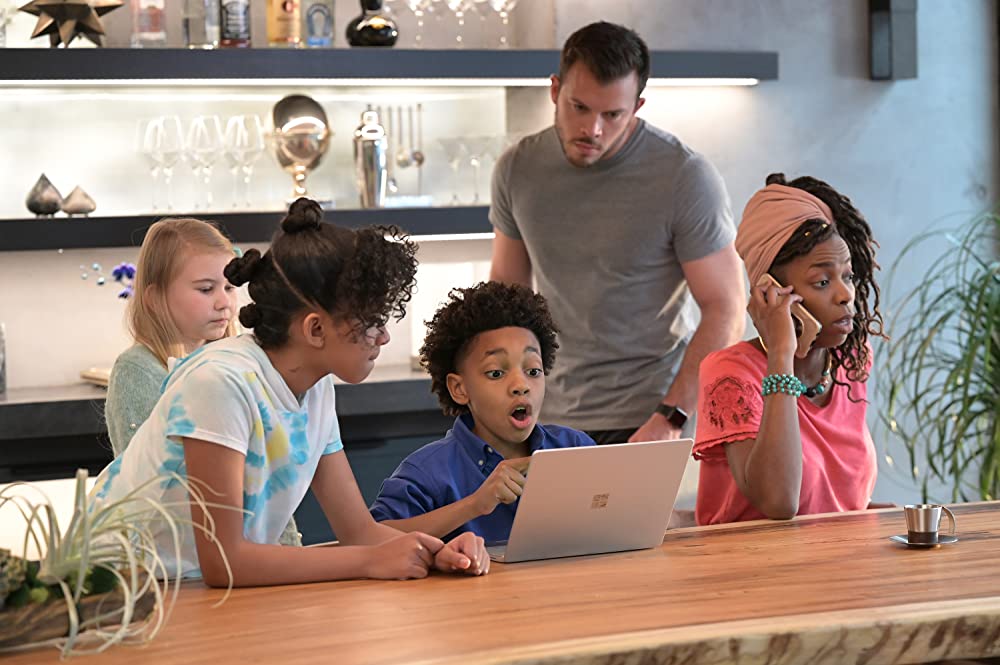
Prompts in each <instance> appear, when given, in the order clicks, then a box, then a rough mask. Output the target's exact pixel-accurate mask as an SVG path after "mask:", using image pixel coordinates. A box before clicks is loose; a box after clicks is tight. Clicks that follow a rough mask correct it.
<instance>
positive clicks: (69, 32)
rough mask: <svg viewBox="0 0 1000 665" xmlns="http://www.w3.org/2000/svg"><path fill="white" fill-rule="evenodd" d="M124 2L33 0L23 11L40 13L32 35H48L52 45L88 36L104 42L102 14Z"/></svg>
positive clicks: (94, 40)
mask: <svg viewBox="0 0 1000 665" xmlns="http://www.w3.org/2000/svg"><path fill="white" fill-rule="evenodd" d="M122 4H123V3H122V0H31V2H29V3H28V4H26V5H24V6H23V7H21V11H22V12H27V13H29V14H31V15H33V16H37V17H38V23H36V24H35V30H34V32H32V33H31V37H32V39H34V38H35V37H41V36H42V35H48V36H49V45H50V46H52V47H57V46H59V44H60V43H61V44H63V45H64V46H69V45H70V42H72V41H73V40H74V39H76V38H77V37H85V38H86V39H88V40H90V41H91V42H93V43H94V44H96V45H98V46H101V45H102V44H101V41H102V37H103V36H104V26H103V25H101V19H100V17H101V16H103V15H104V14H107V13H108V12H110V11H111V10H113V9H117V8H118V7H121V6H122Z"/></svg>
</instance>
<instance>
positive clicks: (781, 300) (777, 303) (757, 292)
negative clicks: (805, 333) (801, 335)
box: [747, 284, 802, 359]
mask: <svg viewBox="0 0 1000 665" xmlns="http://www.w3.org/2000/svg"><path fill="white" fill-rule="evenodd" d="M797 302H802V296H800V295H798V294H797V293H794V292H793V290H792V287H791V286H776V285H773V284H772V285H766V284H765V285H760V286H755V287H754V288H753V290H752V292H751V293H750V304H749V305H747V311H748V312H749V313H750V318H751V319H752V320H753V325H754V327H755V328H757V333H758V334H759V335H760V338H761V340H762V341H763V343H764V346H765V347H766V348H767V352H768V355H771V354H780V355H782V356H785V355H787V357H788V358H789V359H790V358H792V357H793V356H794V354H795V349H796V346H797V345H798V339H797V337H796V332H795V319H794V318H793V317H792V304H794V303H797Z"/></svg>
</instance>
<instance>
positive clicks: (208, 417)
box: [93, 335, 343, 577]
mask: <svg viewBox="0 0 1000 665" xmlns="http://www.w3.org/2000/svg"><path fill="white" fill-rule="evenodd" d="M334 406H335V404H334V388H333V377H332V376H326V377H325V378H323V379H321V380H320V381H319V382H317V383H316V384H315V385H314V386H313V387H312V388H310V389H309V390H308V391H306V393H305V395H303V396H302V397H301V399H297V398H296V396H295V395H294V394H292V391H291V390H290V389H289V388H288V386H287V385H286V384H285V381H284V379H282V378H281V375H280V374H279V373H278V371H277V370H275V368H274V366H273V365H272V364H271V361H270V360H269V359H268V357H267V354H265V353H264V351H263V350H262V349H261V348H260V346H259V345H258V344H257V342H256V341H255V340H254V338H253V336H252V335H240V336H238V337H231V338H228V339H224V340H220V341H218V342H213V343H211V344H208V345H206V346H204V347H202V348H201V349H199V350H198V351H196V352H195V353H193V354H191V355H190V356H188V357H187V358H185V359H184V360H182V361H181V362H180V363H179V364H178V365H177V366H176V367H175V368H174V369H173V371H172V372H171V373H170V374H169V375H168V376H167V379H166V381H165V382H164V386H163V394H162V396H161V397H160V400H159V402H157V404H156V406H155V407H154V408H153V412H152V413H151V414H150V417H149V419H148V420H147V421H146V422H145V423H143V424H142V426H141V427H140V428H139V430H138V431H137V432H136V433H135V436H134V438H133V439H132V442H131V443H130V444H129V447H128V448H127V449H126V450H125V452H124V453H122V455H120V456H119V457H117V458H116V459H115V460H114V461H113V462H112V463H111V464H110V465H109V466H108V467H107V468H105V469H104V470H103V471H102V472H101V474H100V476H99V477H98V479H97V482H96V484H95V486H94V490H93V494H94V498H95V499H97V500H114V499H118V498H121V497H122V496H124V495H126V494H127V493H129V492H131V491H133V490H135V489H136V488H137V487H140V486H141V485H143V484H144V483H146V482H147V481H149V480H150V479H151V478H153V477H155V476H157V475H160V474H169V473H172V472H174V473H177V474H178V475H180V476H183V477H186V470H185V465H184V446H183V445H182V439H183V438H184V437H189V438H193V439H201V440H202V441H207V442H210V443H215V444H218V445H220V446H225V447H226V448H231V449H233V450H236V451H238V452H239V453H241V454H243V455H244V456H245V457H246V463H245V465H244V471H243V508H244V509H245V510H246V511H247V513H246V514H245V515H244V518H243V535H244V537H245V538H246V539H247V540H249V541H252V542H255V543H277V542H278V537H279V536H280V535H281V532H282V530H283V529H284V528H285V525H286V524H287V523H288V520H289V518H290V517H291V516H292V513H293V512H294V510H295V509H296V508H297V507H298V505H299V503H300V502H301V501H302V498H303V497H304V496H305V494H306V490H307V489H308V488H309V484H310V483H311V482H312V479H313V475H314V474H315V471H316V467H317V465H318V464H319V459H320V457H322V456H323V455H329V454H332V453H336V452H338V451H340V450H342V449H343V444H342V443H341V440H340V426H339V424H338V422H337V414H336V412H335V410H334ZM143 491H144V493H145V494H146V495H147V496H149V497H150V498H153V499H155V500H157V501H160V502H162V503H174V504H176V505H177V506H179V507H178V508H174V509H173V510H174V511H175V512H176V514H177V517H178V518H180V519H181V520H185V521H187V520H190V519H191V512H190V507H189V504H188V494H187V490H186V488H185V487H184V486H183V485H182V484H181V483H179V482H177V480H175V479H174V480H171V479H169V478H168V479H165V480H162V481H160V482H157V483H154V484H152V485H150V486H148V487H147V488H146V489H144V490H143ZM208 500H211V497H210V496H209V497H208ZM180 526H181V529H182V532H181V536H182V543H181V559H180V561H175V553H174V546H173V539H172V538H171V536H170V533H169V530H168V528H167V527H166V525H165V524H163V523H159V524H155V525H154V531H155V532H156V538H157V550H158V552H159V555H160V557H161V558H162V559H163V561H164V563H166V565H167V570H169V571H171V574H173V573H174V572H175V571H176V572H179V573H180V574H182V575H184V576H188V577H194V576H200V574H201V573H200V570H199V566H198V555H197V552H196V550H195V544H194V534H193V532H192V527H191V526H189V525H186V524H183V525H180ZM175 564H177V567H176V568H175Z"/></svg>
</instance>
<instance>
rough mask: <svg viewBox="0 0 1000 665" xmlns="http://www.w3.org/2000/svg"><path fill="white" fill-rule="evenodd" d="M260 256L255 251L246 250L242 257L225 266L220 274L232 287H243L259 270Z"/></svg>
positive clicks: (258, 252)
mask: <svg viewBox="0 0 1000 665" xmlns="http://www.w3.org/2000/svg"><path fill="white" fill-rule="evenodd" d="M260 262H261V255H260V251H259V250H256V249H248V250H247V251H246V252H245V253H244V254H243V256H241V257H239V258H235V259H233V260H232V261H230V262H229V263H227V264H226V267H225V269H224V270H223V271H222V274H223V275H225V276H226V279H228V280H229V283H230V284H232V285H233V286H243V285H244V284H246V283H247V282H249V281H250V280H252V279H253V277H254V275H255V274H256V273H257V270H258V268H260Z"/></svg>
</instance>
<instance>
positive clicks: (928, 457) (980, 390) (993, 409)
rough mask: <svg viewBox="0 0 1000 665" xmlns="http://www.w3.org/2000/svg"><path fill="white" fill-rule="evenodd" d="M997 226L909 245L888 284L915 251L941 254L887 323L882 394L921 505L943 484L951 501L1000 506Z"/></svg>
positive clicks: (989, 219) (976, 224)
mask: <svg viewBox="0 0 1000 665" xmlns="http://www.w3.org/2000/svg"><path fill="white" fill-rule="evenodd" d="M998 242H1000V217H998V216H996V215H985V216H982V217H980V218H977V219H975V220H973V221H972V222H971V223H969V224H967V225H965V226H963V227H961V228H959V229H944V230H935V231H930V232H928V233H924V234H922V235H920V236H917V237H916V238H914V239H913V240H911V241H910V242H909V243H907V245H906V246H905V247H904V248H903V251H902V253H901V254H900V256H899V258H898V259H897V260H896V262H895V263H894V265H893V268H892V272H891V274H890V281H889V289H890V290H891V285H892V277H894V276H896V275H897V273H898V272H899V271H901V270H903V269H904V264H905V263H906V261H907V260H910V261H911V262H912V261H913V260H914V253H915V251H916V250H917V248H918V247H927V246H928V245H929V244H932V243H938V244H940V246H941V247H942V249H943V251H942V253H941V254H940V255H939V256H938V257H936V259H935V260H934V261H933V262H932V263H930V264H929V265H928V266H927V270H926V274H925V276H924V277H923V279H922V280H921V283H920V284H919V285H917V286H916V287H915V288H913V289H912V290H910V291H909V292H907V293H906V294H905V295H903V296H902V297H901V298H900V299H899V301H898V302H897V303H896V306H895V308H894V309H895V314H894V315H893V316H892V317H891V319H890V326H889V334H890V336H891V338H892V342H891V343H890V346H889V355H888V359H887V362H885V363H883V369H882V370H881V373H882V376H881V377H880V386H881V387H882V389H883V391H884V392H885V393H886V396H887V409H886V410H885V412H884V414H883V417H884V419H885V423H886V425H887V426H888V430H889V432H890V435H891V436H893V437H896V438H898V439H899V440H901V441H902V443H903V444H904V445H905V447H906V450H907V452H908V453H909V457H910V469H911V472H912V474H913V477H914V478H915V479H917V480H919V481H920V482H921V489H922V493H923V497H924V500H925V501H926V500H927V499H928V493H929V483H930V482H931V481H937V482H941V483H944V484H945V485H946V486H947V487H948V488H949V490H950V494H951V496H950V500H951V501H968V500H971V499H984V500H992V499H996V498H998V497H1000V259H998V251H997V248H998Z"/></svg>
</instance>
